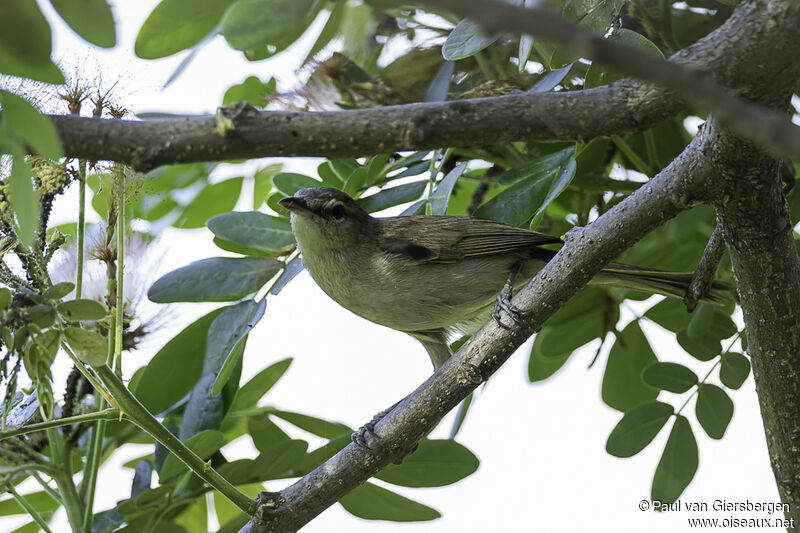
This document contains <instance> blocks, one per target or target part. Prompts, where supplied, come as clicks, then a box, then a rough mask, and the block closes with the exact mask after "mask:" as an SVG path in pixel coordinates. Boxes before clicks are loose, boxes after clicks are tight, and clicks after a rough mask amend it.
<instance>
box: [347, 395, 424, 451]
mask: <svg viewBox="0 0 800 533" xmlns="http://www.w3.org/2000/svg"><path fill="white" fill-rule="evenodd" d="M399 403H400V402H397V403H396V404H394V405H393V406H391V407H390V408H388V409H384V410H383V411H381V412H380V413H378V414H376V415H375V416H373V417H372V419H371V420H370V421H369V422H367V423H366V424H364V425H363V426H361V427H360V428H358V430H357V431H354V432H353V434H352V435H351V436H350V440H352V441H353V444H355V445H356V446H358V447H360V448H364V449H365V450H369V451H372V448H371V447H370V445H369V442H368V441H369V440H372V439H375V440H380V439H381V437H380V435H378V434H377V433H375V424H377V423H378V422H379V421H380V420H381V419H382V418H383V417H385V416H386V415H387V414H389V413H390V412H391V410H392V409H394V408H395V407H396V406H397V405H398V404H399ZM418 446H419V443H415V444H414V446H413V447H412V448H411V450H409V451H408V453H406V454H405V455H403V456H402V457H400V458H399V459H397V460H395V461H394V464H396V465H399V464H400V463H402V462H403V459H405V458H406V457H408V456H409V455H411V454H412V453H414V452H415V451H417V447H418Z"/></svg>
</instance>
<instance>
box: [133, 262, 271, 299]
mask: <svg viewBox="0 0 800 533" xmlns="http://www.w3.org/2000/svg"><path fill="white" fill-rule="evenodd" d="M280 269H281V263H280V262H278V261H273V260H271V259H261V258H253V257H244V258H231V257H212V258H210V259H202V260H200V261H195V262H194V263H191V264H189V265H186V266H185V267H181V268H179V269H177V270H173V271H172V272H169V273H168V274H165V275H163V276H162V277H160V278H159V279H158V280H156V282H155V283H153V285H152V286H151V287H150V290H149V291H148V292H147V297H148V298H150V300H152V301H154V302H157V303H171V302H228V301H233V300H238V299H240V298H244V297H245V296H247V295H248V294H252V293H254V292H256V291H257V290H258V289H260V288H261V287H262V286H263V285H264V284H265V283H266V282H267V281H269V279H270V278H272V276H274V275H275V274H276V273H277V272H278V271H279V270H280Z"/></svg>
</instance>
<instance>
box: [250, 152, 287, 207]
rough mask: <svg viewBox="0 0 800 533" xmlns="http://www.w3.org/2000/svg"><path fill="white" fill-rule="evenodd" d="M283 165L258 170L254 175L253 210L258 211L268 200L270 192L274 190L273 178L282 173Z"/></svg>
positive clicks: (268, 166)
mask: <svg viewBox="0 0 800 533" xmlns="http://www.w3.org/2000/svg"><path fill="white" fill-rule="evenodd" d="M281 168H283V165H281V164H280V163H278V164H275V165H267V166H265V167H263V168H260V169H258V171H256V173H255V174H253V209H254V210H255V209H258V208H259V207H261V205H262V204H263V203H264V200H266V199H267V196H268V195H269V191H270V190H272V176H274V175H275V174H277V173H278V172H280V171H281Z"/></svg>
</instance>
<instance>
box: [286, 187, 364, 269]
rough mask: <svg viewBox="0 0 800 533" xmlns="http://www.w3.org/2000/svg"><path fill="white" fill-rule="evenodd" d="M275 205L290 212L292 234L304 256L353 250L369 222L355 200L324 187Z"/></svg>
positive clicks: (336, 190)
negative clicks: (314, 251) (318, 251)
mask: <svg viewBox="0 0 800 533" xmlns="http://www.w3.org/2000/svg"><path fill="white" fill-rule="evenodd" d="M278 203H279V204H280V205H281V206H283V207H284V208H286V209H288V210H289V211H290V212H291V217H290V218H291V222H292V231H293V232H294V235H295V238H296V239H297V243H298V245H299V246H300V250H301V251H302V252H303V254H304V255H307V254H308V253H309V251H310V250H324V249H338V250H342V249H345V248H348V247H350V246H354V245H355V244H357V243H358V241H359V239H361V238H362V235H363V232H364V231H365V229H366V227H367V226H368V225H369V223H370V221H371V217H370V216H369V214H367V212H366V211H364V210H363V209H362V208H361V207H360V206H359V205H358V204H357V203H356V202H355V200H353V199H352V198H350V197H349V196H348V195H347V194H345V193H343V192H342V191H340V190H338V189H331V188H328V187H314V188H309V189H300V190H299V191H297V192H296V193H295V195H294V196H289V197H286V198H283V199H281V200H280V201H279V202H278Z"/></svg>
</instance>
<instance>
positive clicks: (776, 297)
mask: <svg viewBox="0 0 800 533" xmlns="http://www.w3.org/2000/svg"><path fill="white" fill-rule="evenodd" d="M712 139H713V145H714V148H713V151H712V152H711V154H710V155H711V156H712V159H713V161H714V165H715V167H716V172H715V173H716V174H717V176H718V179H719V180H720V181H721V182H722V183H723V184H724V185H725V186H726V193H727V195H726V196H727V198H728V199H729V200H728V201H727V202H722V203H720V205H718V207H717V212H718V214H719V221H720V224H721V226H720V227H721V228H722V230H723V233H724V236H725V241H726V242H727V244H728V250H729V252H730V257H731V263H732V265H733V270H734V272H735V274H736V283H737V287H738V292H739V298H740V302H741V306H742V311H743V314H744V323H745V327H746V331H747V352H748V353H749V355H750V357H751V360H752V363H753V376H754V378H755V383H756V391H757V392H758V401H759V405H760V407H761V416H762V418H763V420H764V430H765V433H766V438H767V448H768V449H769V455H770V463H771V465H772V470H773V473H774V475H775V480H776V481H777V485H778V492H779V494H780V496H781V500H782V501H783V502H784V503H788V504H789V510H788V511H787V512H786V513H785V514H786V518H787V519H791V518H793V519H794V523H800V454H798V452H797V450H798V449H800V416H798V413H800V380H798V379H797V376H798V374H800V311H798V310H799V309H800V258H798V255H797V248H796V243H795V239H794V236H793V235H792V224H791V219H790V218H789V212H788V208H787V205H786V201H785V200H784V196H783V192H782V186H783V183H782V181H781V179H780V178H779V167H780V162H779V161H776V160H774V159H773V158H771V157H769V156H768V155H767V154H765V153H764V152H763V151H761V150H758V149H756V148H755V147H754V146H753V145H752V144H750V143H747V142H745V141H743V140H741V139H739V138H737V137H735V136H733V135H731V134H730V133H727V132H724V131H719V130H715V131H714V132H713V133H712Z"/></svg>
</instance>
